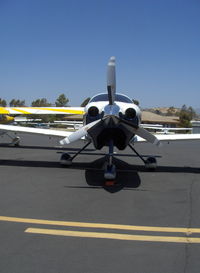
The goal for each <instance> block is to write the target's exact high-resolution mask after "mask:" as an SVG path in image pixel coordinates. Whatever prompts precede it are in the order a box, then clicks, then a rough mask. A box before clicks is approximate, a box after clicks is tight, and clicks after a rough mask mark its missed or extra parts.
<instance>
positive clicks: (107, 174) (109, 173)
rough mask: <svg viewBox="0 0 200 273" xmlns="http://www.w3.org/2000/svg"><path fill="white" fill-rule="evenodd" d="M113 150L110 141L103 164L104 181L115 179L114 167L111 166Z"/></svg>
mask: <svg viewBox="0 0 200 273" xmlns="http://www.w3.org/2000/svg"><path fill="white" fill-rule="evenodd" d="M113 150H114V145H113V141H112V140H111V141H110V143H109V153H108V155H107V160H106V163H105V171H104V178H105V179H106V180H114V179H115V178H116V167H115V165H114V164H113Z"/></svg>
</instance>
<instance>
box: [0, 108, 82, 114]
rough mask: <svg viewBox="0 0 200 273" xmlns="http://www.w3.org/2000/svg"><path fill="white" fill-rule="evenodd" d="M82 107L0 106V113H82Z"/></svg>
mask: <svg viewBox="0 0 200 273" xmlns="http://www.w3.org/2000/svg"><path fill="white" fill-rule="evenodd" d="M84 113H85V112H84V107H0V114H10V115H29V114H38V115H41V114H42V115H48V114H74V115H82V114H84Z"/></svg>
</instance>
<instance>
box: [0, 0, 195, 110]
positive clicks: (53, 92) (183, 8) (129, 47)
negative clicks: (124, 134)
mask: <svg viewBox="0 0 200 273" xmlns="http://www.w3.org/2000/svg"><path fill="white" fill-rule="evenodd" d="M199 14H200V1H199V0H188V1H186V0H181V1H178V0H137V1H134V0H130V1H129V0H123V1H122V0H121V1H119V0H82V1H81V0H71V1H70V0H65V1H64V0H0V97H1V98H4V99H6V100H7V101H8V102H9V101H10V100H11V99H12V98H16V99H25V100H26V104H27V105H29V104H30V103H31V102H32V101H33V100H35V99H37V98H43V97H45V98H47V99H48V100H49V101H50V102H52V103H53V102H55V100H56V98H57V97H58V95H59V94H61V93H65V94H66V96H67V97H68V98H69V100H70V105H72V106H79V105H80V103H81V102H82V101H83V100H84V99H85V98H86V97H89V96H92V95H94V94H96V93H98V92H105V91H106V68H107V67H106V65H107V62H108V59H109V57H110V56H116V64H117V91H118V92H122V93H125V94H127V95H128V96H130V97H131V98H135V99H138V100H139V101H140V105H141V107H152V106H177V107H181V106H182V105H183V104H187V105H188V106H190V105H191V106H193V107H194V108H200V16H199Z"/></svg>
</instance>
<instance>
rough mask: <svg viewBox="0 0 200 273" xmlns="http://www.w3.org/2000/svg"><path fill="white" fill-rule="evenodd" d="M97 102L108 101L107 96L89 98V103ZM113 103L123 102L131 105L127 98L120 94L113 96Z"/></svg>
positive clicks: (100, 95)
mask: <svg viewBox="0 0 200 273" xmlns="http://www.w3.org/2000/svg"><path fill="white" fill-rule="evenodd" d="M97 101H108V94H106V93H105V94H99V95H97V96H94V97H93V98H91V100H90V102H97ZM115 101H118V102H125V103H133V102H132V100H131V99H129V98H128V97H127V96H124V95H121V94H115Z"/></svg>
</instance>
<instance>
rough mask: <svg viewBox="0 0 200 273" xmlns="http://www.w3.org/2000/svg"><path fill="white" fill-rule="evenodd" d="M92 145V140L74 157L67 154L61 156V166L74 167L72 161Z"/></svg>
mask: <svg viewBox="0 0 200 273" xmlns="http://www.w3.org/2000/svg"><path fill="white" fill-rule="evenodd" d="M90 143H91V140H90V141H89V142H88V143H87V144H86V145H84V146H83V148H82V149H80V150H79V151H78V152H77V153H76V154H75V155H73V156H70V154H67V153H64V154H62V155H61V158H60V164H61V166H63V167H66V166H71V165H72V160H73V159H74V158H75V157H77V155H79V154H80V153H81V152H82V151H83V150H85V149H86V148H87V146H89V145H90Z"/></svg>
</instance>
